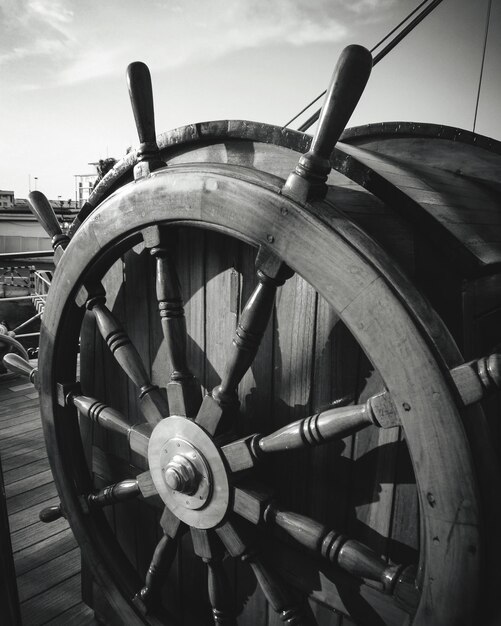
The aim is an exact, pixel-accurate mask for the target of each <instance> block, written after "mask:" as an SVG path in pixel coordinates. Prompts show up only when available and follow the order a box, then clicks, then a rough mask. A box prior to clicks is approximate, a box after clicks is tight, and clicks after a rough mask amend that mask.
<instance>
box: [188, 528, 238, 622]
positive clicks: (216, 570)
mask: <svg viewBox="0 0 501 626" xmlns="http://www.w3.org/2000/svg"><path fill="white" fill-rule="evenodd" d="M191 539H192V541H193V550H194V551H195V554H196V555H197V556H199V557H200V558H201V559H202V560H203V561H204V563H206V564H207V574H208V579H207V582H208V591H209V600H210V603H211V606H212V616H213V619H214V624H216V625H217V624H224V625H226V626H236V623H237V622H236V618H235V609H234V606H233V602H232V600H231V598H232V595H233V594H232V592H231V589H230V585H229V583H228V578H227V576H226V572H225V571H224V567H223V563H222V560H223V556H224V553H223V550H222V546H221V543H220V541H219V540H218V538H217V536H216V534H215V533H214V532H213V531H206V530H199V529H197V528H192V529H191Z"/></svg>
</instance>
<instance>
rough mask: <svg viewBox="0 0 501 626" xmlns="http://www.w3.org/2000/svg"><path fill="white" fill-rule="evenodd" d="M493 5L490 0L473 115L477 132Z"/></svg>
mask: <svg viewBox="0 0 501 626" xmlns="http://www.w3.org/2000/svg"><path fill="white" fill-rule="evenodd" d="M491 7H492V0H489V1H488V4H487V20H486V22H485V37H484V49H483V51H482V63H481V65H480V78H479V80H478V89H477V101H476V102H475V114H474V116H473V132H475V128H476V126H477V114H478V104H479V102H480V91H481V89H482V78H483V76H484V63H485V51H486V49H487V37H488V36H489V24H490V21H491Z"/></svg>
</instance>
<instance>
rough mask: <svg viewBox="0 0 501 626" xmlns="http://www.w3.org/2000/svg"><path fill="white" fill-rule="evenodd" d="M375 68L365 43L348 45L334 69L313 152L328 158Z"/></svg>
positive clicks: (313, 144) (312, 145) (312, 148)
mask: <svg viewBox="0 0 501 626" xmlns="http://www.w3.org/2000/svg"><path fill="white" fill-rule="evenodd" d="M371 69H372V55H371V53H370V52H369V51H368V50H367V48H364V47H363V46H358V45H351V46H347V47H346V48H345V49H344V50H343V52H342V53H341V56H340V57H339V60H338V62H337V65H336V67H335V69H334V73H333V75H332V79H331V82H330V85H329V88H328V90H327V95H326V96H325V102H324V105H323V107H322V112H321V113H320V119H319V122H318V126H317V132H316V133H315V137H314V138H313V142H312V144H311V150H310V153H312V154H313V155H314V156H315V157H320V158H321V159H329V158H330V155H331V153H332V151H333V149H334V146H335V145H336V143H337V141H338V139H339V137H340V136H341V133H342V132H343V130H344V128H345V126H346V124H347V123H348V121H349V119H350V117H351V115H352V113H353V111H354V110H355V107H356V106H357V103H358V101H359V100H360V96H361V95H362V93H363V91H364V88H365V85H366V84H367V81H368V80H369V76H370V73H371Z"/></svg>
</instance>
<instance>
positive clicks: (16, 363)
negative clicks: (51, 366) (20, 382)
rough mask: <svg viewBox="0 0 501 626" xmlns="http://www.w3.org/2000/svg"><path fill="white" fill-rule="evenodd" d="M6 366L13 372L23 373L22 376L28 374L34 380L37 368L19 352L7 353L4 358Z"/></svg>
mask: <svg viewBox="0 0 501 626" xmlns="http://www.w3.org/2000/svg"><path fill="white" fill-rule="evenodd" d="M3 363H4V365H5V367H6V368H7V369H8V370H9V371H10V372H12V373H13V374H21V376H28V378H29V379H30V380H31V382H33V379H34V377H35V374H36V372H37V368H36V367H33V366H32V365H31V364H30V363H28V361H25V359H23V357H21V356H19V355H18V354H6V355H5V356H4V358H3Z"/></svg>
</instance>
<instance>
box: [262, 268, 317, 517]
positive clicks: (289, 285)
mask: <svg viewBox="0 0 501 626" xmlns="http://www.w3.org/2000/svg"><path fill="white" fill-rule="evenodd" d="M276 303H277V304H276V325H275V332H274V372H273V375H274V381H273V384H274V410H273V422H274V423H273V428H274V429H276V428H278V427H281V426H284V425H285V424H289V423H290V422H292V421H294V420H297V419H300V418H303V417H306V416H307V415H309V413H310V411H311V404H312V381H313V369H312V368H313V359H314V345H315V311H316V293H315V291H314V290H313V288H312V287H310V285H308V284H307V283H306V282H305V281H304V280H303V279H302V278H301V277H300V276H298V275H294V276H293V277H292V278H290V279H289V280H288V281H287V282H286V283H285V285H283V286H282V287H281V288H280V289H279V290H278V293H277V298H276ZM271 426H272V425H271V424H270V430H271ZM308 462H309V452H308V451H304V450H301V451H298V452H297V453H295V452H288V453H287V456H286V457H285V455H282V456H280V455H278V454H277V455H275V458H273V459H271V463H270V468H272V471H273V474H274V478H276V479H277V480H274V481H273V482H274V483H275V484H276V486H277V489H278V495H279V499H280V501H281V502H283V504H284V505H285V506H290V507H292V509H293V510H295V511H297V512H305V508H304V507H305V501H306V495H307V491H308V489H307V480H308V473H309V472H308V470H309V468H308Z"/></svg>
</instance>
